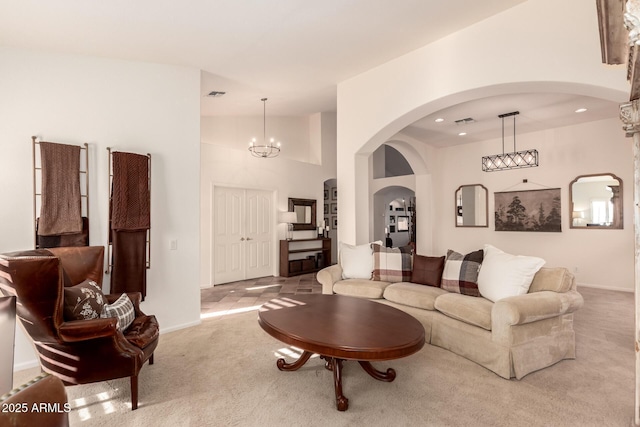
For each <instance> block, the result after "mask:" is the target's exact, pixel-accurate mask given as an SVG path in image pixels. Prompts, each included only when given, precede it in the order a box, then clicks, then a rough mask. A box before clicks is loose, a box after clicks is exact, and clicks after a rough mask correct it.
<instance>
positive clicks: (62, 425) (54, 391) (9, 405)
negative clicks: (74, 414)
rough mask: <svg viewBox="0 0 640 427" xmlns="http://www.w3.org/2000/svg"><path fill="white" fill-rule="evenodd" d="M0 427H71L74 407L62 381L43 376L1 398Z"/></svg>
mask: <svg viewBox="0 0 640 427" xmlns="http://www.w3.org/2000/svg"><path fill="white" fill-rule="evenodd" d="M0 404H2V409H3V410H2V411H0V426H7V427H8V426H11V427H33V426H38V425H40V426H46V427H69V411H70V410H71V406H70V405H69V403H68V400H67V392H66V391H65V389H64V384H63V383H62V381H61V380H60V378H56V377H54V376H51V375H49V374H47V373H44V374H40V375H38V376H37V377H35V378H34V379H32V380H31V381H29V382H28V383H26V384H23V385H21V386H20V387H17V388H15V389H13V390H11V391H10V392H9V393H7V394H4V395H2V396H0Z"/></svg>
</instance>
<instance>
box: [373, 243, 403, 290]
mask: <svg viewBox="0 0 640 427" xmlns="http://www.w3.org/2000/svg"><path fill="white" fill-rule="evenodd" d="M371 247H372V249H373V273H372V277H371V278H372V279H373V280H380V281H383V282H391V283H395V282H407V281H409V280H411V246H403V247H400V248H386V247H384V246H382V245H379V244H377V243H373V244H372V245H371Z"/></svg>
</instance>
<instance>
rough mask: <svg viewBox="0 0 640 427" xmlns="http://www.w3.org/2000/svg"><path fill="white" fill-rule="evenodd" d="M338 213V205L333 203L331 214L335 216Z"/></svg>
mask: <svg viewBox="0 0 640 427" xmlns="http://www.w3.org/2000/svg"><path fill="white" fill-rule="evenodd" d="M337 213H338V204H337V203H331V214H332V215H335V214H337Z"/></svg>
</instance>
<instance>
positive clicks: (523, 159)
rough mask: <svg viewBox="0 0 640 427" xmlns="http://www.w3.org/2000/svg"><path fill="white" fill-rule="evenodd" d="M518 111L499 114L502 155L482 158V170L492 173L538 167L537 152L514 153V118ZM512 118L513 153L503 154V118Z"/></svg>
mask: <svg viewBox="0 0 640 427" xmlns="http://www.w3.org/2000/svg"><path fill="white" fill-rule="evenodd" d="M518 114H520V112H519V111H514V112H512V113H506V114H500V115H499V116H498V117H500V119H502V154H495V155H493V156H484V157H483V158H482V170H483V171H484V172H494V171H500V170H507V169H520V168H533V167H536V166H538V150H535V149H533V150H524V151H516V116H517V115H518ZM512 116H513V152H511V153H505V152H504V118H505V117H512Z"/></svg>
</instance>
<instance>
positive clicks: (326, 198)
mask: <svg viewBox="0 0 640 427" xmlns="http://www.w3.org/2000/svg"><path fill="white" fill-rule="evenodd" d="M324 199H325V200H329V189H328V188H325V189H324Z"/></svg>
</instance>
